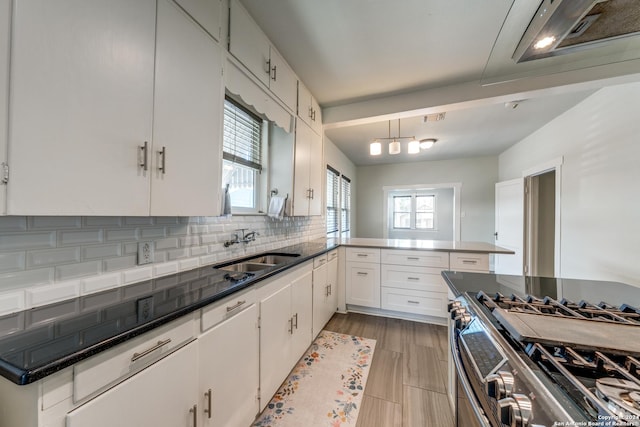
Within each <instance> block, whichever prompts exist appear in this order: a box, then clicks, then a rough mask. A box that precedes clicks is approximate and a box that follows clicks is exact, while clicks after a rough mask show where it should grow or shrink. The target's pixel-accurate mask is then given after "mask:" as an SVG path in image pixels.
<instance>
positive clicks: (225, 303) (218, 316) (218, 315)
mask: <svg viewBox="0 0 640 427" xmlns="http://www.w3.org/2000/svg"><path fill="white" fill-rule="evenodd" d="M255 302H256V292H255V290H254V289H248V290H246V291H244V292H237V293H235V294H233V295H230V296H228V297H227V298H225V299H223V300H220V301H216V302H215V303H213V304H211V305H209V306H207V307H205V308H203V309H202V316H201V317H200V330H201V331H202V332H204V331H206V330H207V329H210V328H212V327H214V326H215V325H217V324H218V323H220V322H222V321H223V320H226V319H228V318H230V317H233V316H234V315H235V314H237V313H240V312H241V311H242V310H244V309H246V308H249V307H251V304H253V303H255Z"/></svg>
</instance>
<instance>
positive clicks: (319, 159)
mask: <svg viewBox="0 0 640 427" xmlns="http://www.w3.org/2000/svg"><path fill="white" fill-rule="evenodd" d="M309 141H310V144H311V145H310V147H309V151H310V153H311V154H310V159H311V161H310V162H309V168H308V170H309V188H310V189H311V198H310V199H309V215H322V195H323V194H324V193H323V191H322V189H323V188H324V185H323V184H324V182H325V166H324V157H323V150H322V137H321V136H320V135H318V134H316V133H315V132H313V131H312V132H311V134H310V139H309Z"/></svg>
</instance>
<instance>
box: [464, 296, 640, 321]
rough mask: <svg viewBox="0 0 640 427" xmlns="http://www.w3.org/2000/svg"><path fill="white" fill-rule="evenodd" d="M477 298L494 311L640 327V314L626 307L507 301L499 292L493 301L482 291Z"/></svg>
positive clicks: (541, 300) (529, 299)
mask: <svg viewBox="0 0 640 427" xmlns="http://www.w3.org/2000/svg"><path fill="white" fill-rule="evenodd" d="M476 298H477V299H478V301H480V303H482V304H483V305H484V306H485V307H487V308H488V309H489V310H491V311H493V310H494V309H495V308H498V307H499V308H502V309H504V310H508V311H513V312H517V313H528V314H539V315H546V316H561V317H574V318H580V319H590V320H594V321H602V322H614V323H626V324H633V325H638V326H640V310H639V309H637V308H635V307H632V306H630V305H627V304H624V305H622V306H620V307H616V306H614V305H611V304H608V303H606V302H601V303H600V304H598V305H595V304H591V303H589V302H587V301H580V302H578V303H575V302H573V301H570V300H568V299H566V298H563V299H562V300H560V301H557V300H555V299H553V298H551V297H548V296H547V297H544V298H538V297H534V296H531V295H527V296H526V297H525V298H522V297H519V296H518V295H514V294H512V295H511V296H509V297H507V296H505V295H503V294H501V293H499V292H498V293H496V294H495V295H494V296H492V297H491V296H489V295H487V294H486V293H485V292H483V291H480V292H478V294H477V296H476Z"/></svg>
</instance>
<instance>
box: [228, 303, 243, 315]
mask: <svg viewBox="0 0 640 427" xmlns="http://www.w3.org/2000/svg"><path fill="white" fill-rule="evenodd" d="M246 303H247V300H242V301H238V302H237V303H235V304H234V305H232V306H229V307H227V313H229V312H230V311H233V310H235V309H237V308H240V307H242V306H243V305H245V304H246Z"/></svg>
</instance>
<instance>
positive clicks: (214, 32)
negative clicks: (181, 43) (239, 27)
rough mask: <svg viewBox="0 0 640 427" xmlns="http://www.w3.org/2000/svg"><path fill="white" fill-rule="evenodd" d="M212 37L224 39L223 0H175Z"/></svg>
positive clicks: (218, 39)
mask: <svg viewBox="0 0 640 427" xmlns="http://www.w3.org/2000/svg"><path fill="white" fill-rule="evenodd" d="M175 1H176V3H178V4H179V5H180V6H181V7H182V8H183V9H184V10H185V11H186V12H187V13H188V14H189V15H191V17H192V18H193V19H195V20H196V22H197V23H198V24H200V25H202V28H204V29H205V30H206V31H207V32H208V33H209V34H211V36H212V37H213V38H214V39H216V40H217V41H220V39H221V37H222V31H221V30H222V25H221V22H222V0H175Z"/></svg>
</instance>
